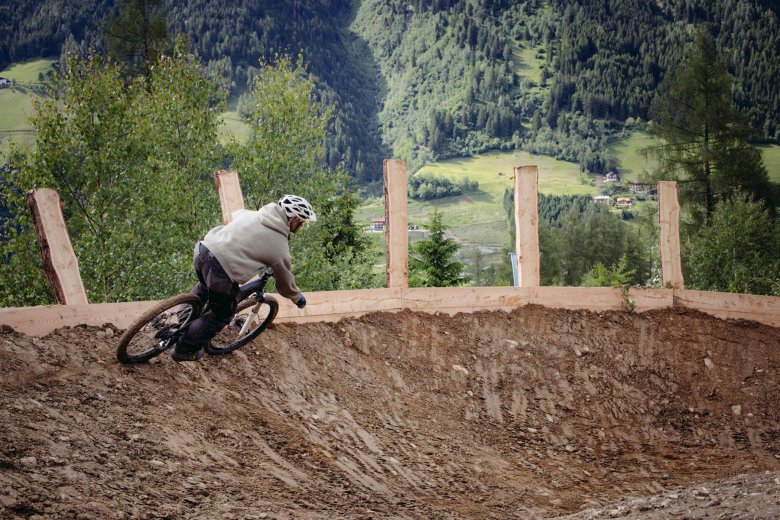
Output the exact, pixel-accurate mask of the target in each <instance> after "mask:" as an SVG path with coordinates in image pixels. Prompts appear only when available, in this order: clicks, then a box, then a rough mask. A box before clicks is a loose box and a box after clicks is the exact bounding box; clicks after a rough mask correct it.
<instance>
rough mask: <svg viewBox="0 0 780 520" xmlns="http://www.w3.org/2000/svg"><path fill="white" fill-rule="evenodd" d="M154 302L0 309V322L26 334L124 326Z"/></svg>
mask: <svg viewBox="0 0 780 520" xmlns="http://www.w3.org/2000/svg"><path fill="white" fill-rule="evenodd" d="M157 303H158V302H156V301H145V302H127V303H99V304H92V305H47V306H40V307H17V308H7V309H0V325H8V326H10V327H12V328H13V329H14V330H16V331H17V332H21V333H24V334H27V335H29V336H45V335H46V334H49V333H51V332H53V331H55V330H57V329H59V328H62V327H73V326H76V325H91V326H96V327H99V326H100V325H103V324H106V323H110V324H112V325H115V326H116V327H118V328H120V329H125V328H127V327H129V326H130V324H132V323H133V321H134V320H136V319H137V318H138V317H139V316H140V315H141V314H143V313H144V312H146V310H147V309H150V308H151V307H152V306H153V305H155V304H157Z"/></svg>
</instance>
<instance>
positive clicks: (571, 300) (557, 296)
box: [519, 286, 626, 312]
mask: <svg viewBox="0 0 780 520" xmlns="http://www.w3.org/2000/svg"><path fill="white" fill-rule="evenodd" d="M519 290H520V298H521V301H522V302H523V304H533V305H543V306H545V307H552V308H558V309H584V310H590V311H596V312H601V311H608V310H610V311H619V310H626V309H625V307H624V304H623V294H622V293H621V291H620V289H615V288H612V287H560V286H545V287H520V288H519Z"/></svg>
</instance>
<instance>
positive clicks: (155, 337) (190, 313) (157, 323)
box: [116, 294, 203, 365]
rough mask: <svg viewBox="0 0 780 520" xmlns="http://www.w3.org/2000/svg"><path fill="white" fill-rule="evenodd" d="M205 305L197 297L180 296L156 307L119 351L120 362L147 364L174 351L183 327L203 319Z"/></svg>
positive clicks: (134, 327)
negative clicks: (201, 315) (167, 352)
mask: <svg viewBox="0 0 780 520" xmlns="http://www.w3.org/2000/svg"><path fill="white" fill-rule="evenodd" d="M202 309H203V304H202V303H201V301H200V300H199V299H198V297H197V296H195V295H194V294H180V295H178V296H174V297H173V298H169V299H167V300H165V301H163V302H160V303H159V304H157V305H155V306H154V307H152V308H151V309H149V310H148V311H146V312H145V313H144V314H143V316H141V317H140V318H138V319H137V320H136V321H135V323H133V324H132V325H131V326H130V328H128V329H127V330H126V331H125V333H124V334H122V337H121V338H119V345H117V348H116V358H117V359H118V360H119V362H120V363H124V364H126V365H133V364H136V363H144V362H146V361H148V360H150V359H151V358H153V357H154V356H157V355H159V354H161V353H163V352H165V351H166V350H168V349H169V348H171V347H172V346H173V345H174V344H175V343H176V340H177V339H178V338H179V336H180V335H181V331H182V328H183V327H184V326H185V325H186V324H188V323H189V322H190V321H192V320H194V319H195V318H197V317H198V316H200V312H201V310H202Z"/></svg>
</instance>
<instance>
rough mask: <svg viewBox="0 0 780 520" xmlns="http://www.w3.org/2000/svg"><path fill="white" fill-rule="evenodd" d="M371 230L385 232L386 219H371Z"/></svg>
mask: <svg viewBox="0 0 780 520" xmlns="http://www.w3.org/2000/svg"><path fill="white" fill-rule="evenodd" d="M371 229H373V230H374V231H384V230H385V217H376V218H372V219H371Z"/></svg>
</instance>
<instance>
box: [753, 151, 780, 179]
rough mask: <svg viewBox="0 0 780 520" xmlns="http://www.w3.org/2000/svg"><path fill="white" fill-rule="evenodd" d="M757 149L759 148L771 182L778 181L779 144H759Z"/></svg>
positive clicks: (779, 175)
mask: <svg viewBox="0 0 780 520" xmlns="http://www.w3.org/2000/svg"><path fill="white" fill-rule="evenodd" d="M758 149H759V150H761V156H762V157H763V158H764V164H765V165H766V170H767V172H768V173H769V178H770V179H771V180H772V181H773V182H780V146H778V145H776V144H767V145H762V146H759V147H758Z"/></svg>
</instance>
